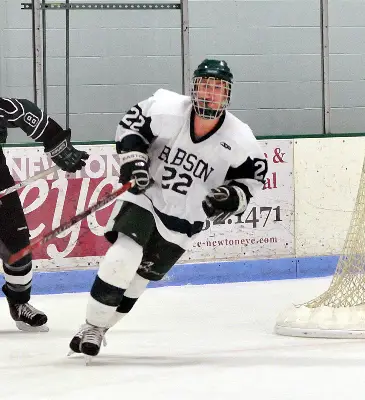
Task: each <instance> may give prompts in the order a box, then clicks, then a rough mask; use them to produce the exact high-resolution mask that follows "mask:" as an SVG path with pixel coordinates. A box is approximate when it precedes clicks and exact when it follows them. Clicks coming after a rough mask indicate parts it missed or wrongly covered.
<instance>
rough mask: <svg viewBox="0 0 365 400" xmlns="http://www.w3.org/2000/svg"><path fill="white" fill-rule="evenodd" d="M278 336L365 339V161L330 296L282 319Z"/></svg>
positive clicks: (291, 310) (293, 309)
mask: <svg viewBox="0 0 365 400" xmlns="http://www.w3.org/2000/svg"><path fill="white" fill-rule="evenodd" d="M275 332H276V333H278V334H281V335H287V336H306V337H322V338H364V337H365V161H364V164H363V167H362V173H361V179H360V185H359V189H358V193H357V197H356V203H355V207H354V209H353V212H352V217H351V223H350V227H349V230H348V232H347V236H346V240H345V244H344V247H343V251H342V254H341V256H340V258H339V260H338V263H337V267H336V271H335V273H334V276H333V278H332V281H331V284H330V286H329V288H328V290H327V291H326V292H324V293H323V294H321V295H320V296H319V297H317V298H315V299H313V300H311V301H308V302H307V303H304V304H301V305H293V306H292V307H291V308H289V309H288V310H285V311H284V312H283V313H282V314H280V315H279V317H278V319H277V321H276V325H275Z"/></svg>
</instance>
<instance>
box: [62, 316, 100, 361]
mask: <svg viewBox="0 0 365 400" xmlns="http://www.w3.org/2000/svg"><path fill="white" fill-rule="evenodd" d="M107 330H108V329H107V328H99V327H97V326H94V325H90V324H88V323H86V324H84V325H82V326H81V328H80V329H79V331H78V332H77V333H76V335H75V336H74V337H73V338H72V339H71V342H70V345H69V346H70V349H71V351H70V352H69V353H68V355H71V354H73V353H83V354H84V355H86V356H90V357H95V356H97V355H98V354H99V351H100V347H101V342H103V344H104V346H106V340H105V333H106V331H107Z"/></svg>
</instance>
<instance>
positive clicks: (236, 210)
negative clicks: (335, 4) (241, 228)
mask: <svg viewBox="0 0 365 400" xmlns="http://www.w3.org/2000/svg"><path fill="white" fill-rule="evenodd" d="M202 205H203V210H204V212H205V214H206V215H207V217H208V218H209V219H210V220H211V221H216V222H217V223H223V222H224V221H225V220H226V219H227V218H229V217H230V216H232V215H236V214H241V213H243V212H244V211H245V210H246V208H247V199H246V195H245V192H244V191H243V190H242V189H241V188H240V187H238V186H230V185H222V186H219V187H218V188H216V189H212V191H211V192H210V193H209V194H208V195H207V196H206V198H205V199H204V200H203V202H202Z"/></svg>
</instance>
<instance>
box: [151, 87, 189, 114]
mask: <svg viewBox="0 0 365 400" xmlns="http://www.w3.org/2000/svg"><path fill="white" fill-rule="evenodd" d="M152 99H153V106H152V108H151V114H152V115H171V116H183V115H185V114H186V112H187V111H188V110H190V108H191V99H190V97H189V96H184V95H181V94H179V93H176V92H172V91H171V90H166V89H159V90H157V91H156V92H155V93H154V95H153V97H152Z"/></svg>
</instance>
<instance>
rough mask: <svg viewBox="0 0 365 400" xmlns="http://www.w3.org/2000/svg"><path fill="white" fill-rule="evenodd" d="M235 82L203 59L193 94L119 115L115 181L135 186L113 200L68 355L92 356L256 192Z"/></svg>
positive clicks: (258, 153) (260, 169) (164, 96)
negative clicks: (235, 103) (203, 236)
mask: <svg viewBox="0 0 365 400" xmlns="http://www.w3.org/2000/svg"><path fill="white" fill-rule="evenodd" d="M232 79H233V76H232V73H231V71H230V69H229V67H228V65H227V63H226V62H225V61H220V60H204V61H203V62H202V63H201V64H200V65H199V66H198V68H197V69H196V70H195V72H194V77H193V82H192V92H191V96H182V95H180V94H177V93H174V92H170V91H168V90H163V89H160V90H158V91H157V92H156V93H155V94H154V95H153V96H152V97H150V98H148V99H147V100H144V101H141V102H140V103H138V104H137V105H135V106H134V107H132V108H131V109H130V110H129V111H128V113H127V114H126V115H125V116H124V117H123V118H122V120H121V122H120V124H119V126H118V128H117V133H116V149H117V152H118V153H119V154H120V156H121V157H120V159H121V167H120V180H119V181H120V182H121V183H126V182H128V181H129V180H131V179H135V182H136V183H135V186H134V188H133V189H131V190H130V192H129V193H126V194H124V195H122V196H121V197H120V198H119V199H118V200H117V202H116V204H115V208H114V211H113V213H112V216H111V219H110V221H109V226H108V227H107V231H106V233H105V236H106V238H107V239H108V240H109V241H110V242H111V243H112V245H111V247H110V248H109V250H108V251H107V253H106V255H105V257H104V259H103V260H102V261H101V263H100V266H99V270H98V274H97V276H96V278H95V281H94V284H93V286H92V288H91V292H90V296H89V300H88V304H87V310H86V323H85V324H84V325H82V326H81V328H80V330H79V331H78V332H77V333H76V335H75V336H74V337H73V338H72V340H71V342H70V348H71V350H72V351H74V352H78V353H80V352H81V353H84V354H85V355H87V356H96V355H97V354H98V353H99V350H100V345H101V342H102V340H103V337H104V335H105V332H106V331H107V330H108V329H109V328H110V327H112V326H113V325H114V324H115V323H116V322H117V321H118V320H120V319H121V318H122V317H123V316H124V315H126V314H127V313H128V312H130V310H131V309H132V307H133V306H134V304H135V303H136V301H137V299H138V298H139V297H140V296H141V294H142V293H143V292H144V290H145V289H146V287H147V285H148V283H149V282H150V281H158V280H160V279H162V278H163V276H164V275H165V274H166V273H167V272H168V271H169V270H170V269H171V268H172V266H173V265H174V264H175V263H176V262H177V261H178V260H179V258H180V257H181V256H182V254H183V253H184V252H185V250H186V249H188V248H189V246H190V244H191V243H192V241H193V240H194V239H195V238H196V237H197V235H198V234H199V232H200V231H201V230H202V228H203V224H204V222H205V220H206V218H209V219H211V220H219V221H224V220H225V219H227V218H228V217H229V216H232V215H239V214H242V213H243V212H244V211H245V210H246V208H247V205H248V203H249V202H250V199H251V198H252V197H253V196H254V195H255V193H257V191H259V190H261V189H262V187H263V184H264V179H265V175H266V172H267V162H266V159H265V157H264V154H263V151H262V150H261V148H260V146H259V144H258V142H257V140H256V138H255V137H254V135H253V133H252V131H251V129H250V128H249V126H248V125H246V124H244V123H243V122H241V121H240V120H239V119H238V118H236V117H235V116H233V114H231V113H230V112H228V111H227V110H226V108H227V106H228V104H229V102H230V98H231V86H232Z"/></svg>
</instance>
